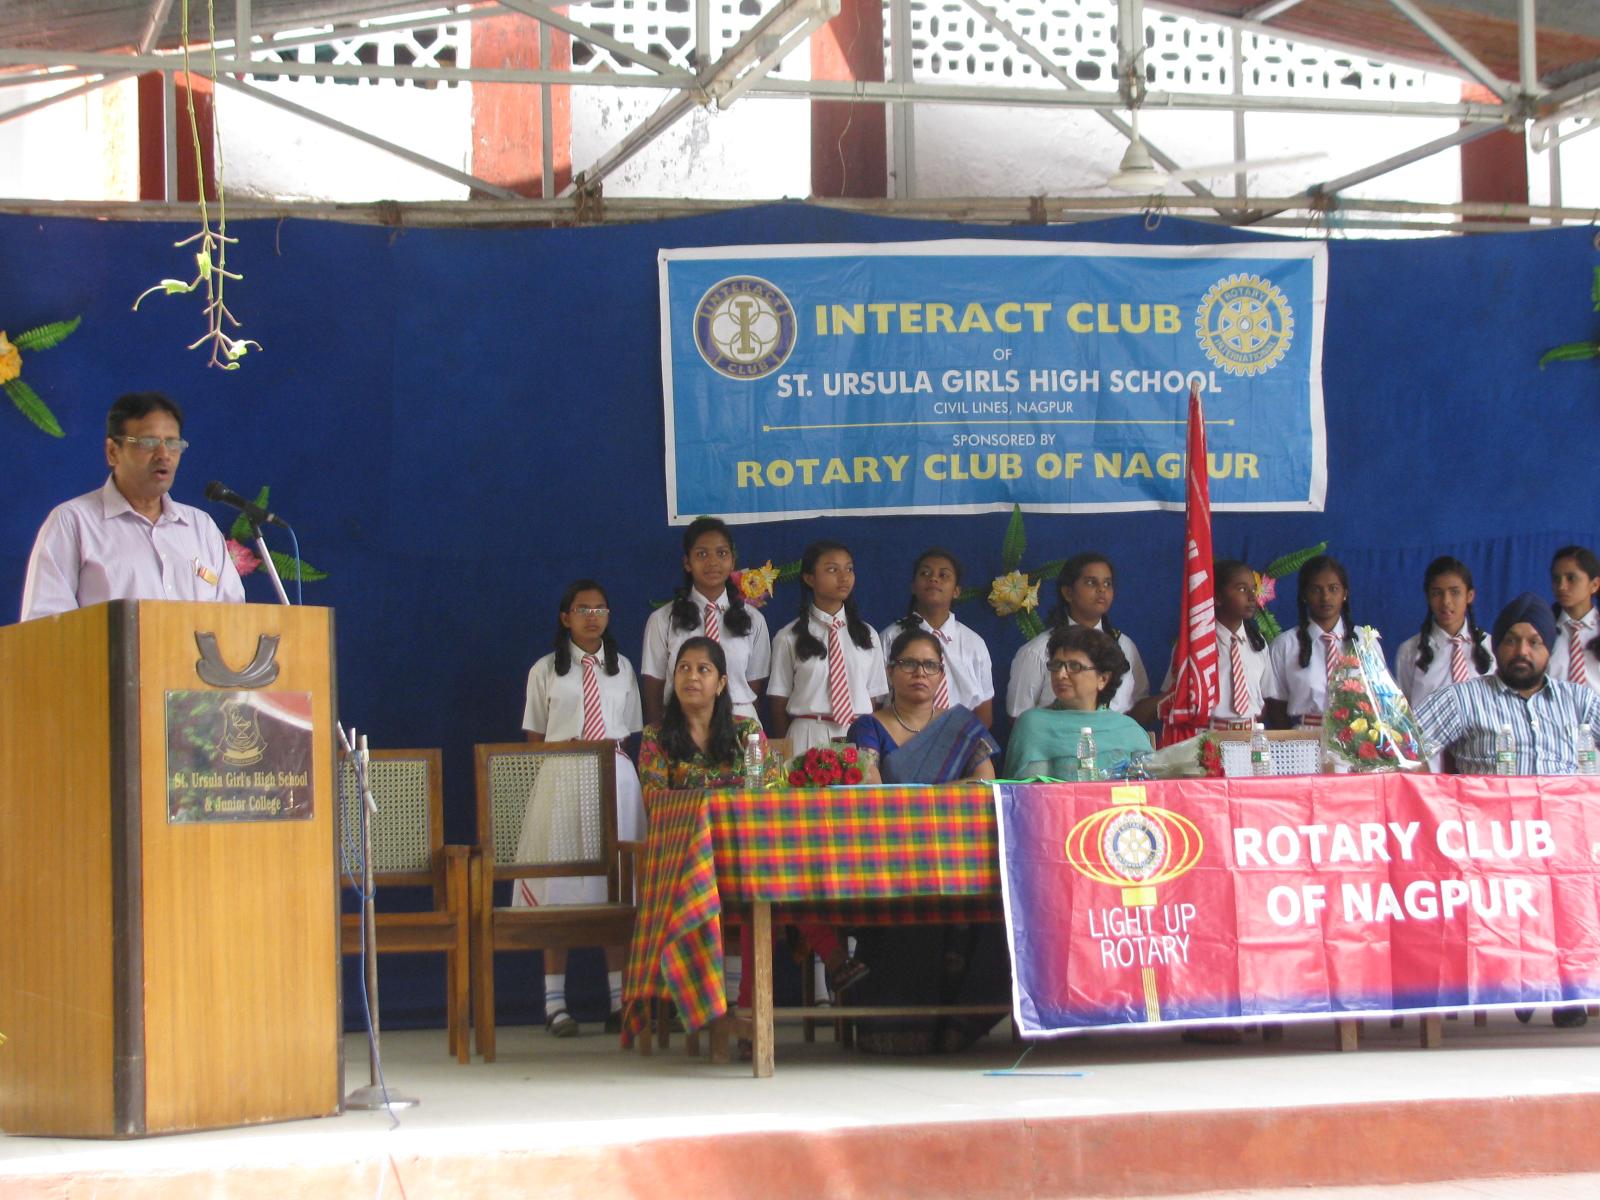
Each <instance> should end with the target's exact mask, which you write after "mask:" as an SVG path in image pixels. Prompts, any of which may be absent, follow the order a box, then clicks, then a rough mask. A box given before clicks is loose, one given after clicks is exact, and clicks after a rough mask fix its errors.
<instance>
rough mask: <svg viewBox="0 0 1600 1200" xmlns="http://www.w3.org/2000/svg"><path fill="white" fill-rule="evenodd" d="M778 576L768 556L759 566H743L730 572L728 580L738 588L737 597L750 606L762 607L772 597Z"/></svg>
mask: <svg viewBox="0 0 1600 1200" xmlns="http://www.w3.org/2000/svg"><path fill="white" fill-rule="evenodd" d="M778 578H779V571H778V568H777V567H775V566H773V565H772V560H771V559H770V558H769V559H767V561H766V562H765V563H764V564H762V565H761V566H759V567H745V568H743V569H742V570H738V571H733V572H730V573H729V575H728V582H729V583H731V584H733V586H734V587H736V588H738V589H739V598H740V599H741V600H743V601H744V602H745V603H746V604H748V605H749V606H750V607H751V608H762V607H764V606H765V605H766V603H767V601H768V600H770V599H772V592H773V589H774V588H776V587H777V583H778Z"/></svg>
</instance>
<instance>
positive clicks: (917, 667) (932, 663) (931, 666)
mask: <svg viewBox="0 0 1600 1200" xmlns="http://www.w3.org/2000/svg"><path fill="white" fill-rule="evenodd" d="M894 665H895V666H897V667H899V668H900V669H901V670H902V671H904V672H905V673H906V674H908V675H943V674H944V664H943V663H942V662H940V661H939V660H938V659H937V658H897V659H895V660H894Z"/></svg>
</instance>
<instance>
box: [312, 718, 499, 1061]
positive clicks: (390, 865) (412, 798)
mask: <svg viewBox="0 0 1600 1200" xmlns="http://www.w3.org/2000/svg"><path fill="white" fill-rule="evenodd" d="M368 782H369V784H370V786H371V788H372V799H373V803H374V804H376V806H377V810H378V811H377V812H376V813H374V814H373V815H372V876H373V886H374V888H375V889H377V888H393V887H411V888H431V889H432V891H433V904H432V907H431V908H429V909H426V910H424V911H421V912H379V913H377V914H376V915H375V921H374V924H375V929H374V938H375V940H376V942H377V949H378V953H379V954H429V953H433V954H437V953H443V954H444V956H445V1026H446V1028H447V1029H448V1031H449V1047H450V1053H452V1054H454V1055H455V1056H456V1058H457V1060H458V1061H460V1062H467V1061H468V1059H469V1055H470V1052H471V1050H470V1041H469V1038H468V1033H467V1015H468V1011H469V997H468V984H469V975H468V953H469V925H468V917H469V913H470V908H469V905H468V896H467V883H468V860H469V857H470V854H471V849H470V847H467V846H446V845H445V844H444V772H443V768H442V765H441V758H440V753H439V751H438V750H374V751H372V752H371V759H370V762H369V765H368ZM340 784H341V786H340V791H339V795H340V806H339V817H340V839H341V845H342V847H343V854H344V860H345V863H346V867H347V869H348V870H349V872H350V874H351V875H352V876H354V877H355V878H356V879H357V880H358V881H359V880H360V877H361V872H360V866H359V864H360V860H361V814H360V808H359V806H360V803H361V798H360V796H359V795H358V793H357V789H356V785H355V767H354V765H353V764H352V763H349V762H346V763H345V764H344V765H343V767H342V777H341V780H340ZM339 934H340V936H339V948H340V950H341V951H342V952H343V953H345V954H359V953H360V952H361V914H360V912H359V911H358V912H354V913H346V914H344V915H343V916H342V917H341V918H340V921H339Z"/></svg>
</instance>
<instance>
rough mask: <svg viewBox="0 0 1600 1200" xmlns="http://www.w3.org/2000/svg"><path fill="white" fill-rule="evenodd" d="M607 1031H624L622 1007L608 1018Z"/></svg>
mask: <svg viewBox="0 0 1600 1200" xmlns="http://www.w3.org/2000/svg"><path fill="white" fill-rule="evenodd" d="M606 1032H607V1033H621V1032H622V1010H621V1009H618V1010H617V1011H616V1012H614V1013H612V1014H611V1015H610V1016H609V1017H607V1018H606Z"/></svg>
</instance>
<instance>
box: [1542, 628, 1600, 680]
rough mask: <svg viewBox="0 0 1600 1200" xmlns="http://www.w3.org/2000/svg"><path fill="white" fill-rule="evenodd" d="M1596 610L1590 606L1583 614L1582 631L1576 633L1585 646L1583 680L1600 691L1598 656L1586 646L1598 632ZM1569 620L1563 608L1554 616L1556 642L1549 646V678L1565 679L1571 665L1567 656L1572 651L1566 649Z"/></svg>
mask: <svg viewBox="0 0 1600 1200" xmlns="http://www.w3.org/2000/svg"><path fill="white" fill-rule="evenodd" d="M1597 611H1600V610H1596V609H1594V608H1590V609H1589V611H1588V612H1586V613H1585V614H1584V615H1583V621H1582V625H1583V632H1582V633H1580V634H1579V635H1578V640H1579V641H1580V642H1582V643H1583V645H1584V647H1585V649H1584V652H1583V674H1584V682H1585V683H1587V684H1588V685H1589V686H1590V687H1592V688H1594V689H1595V690H1596V691H1600V658H1596V657H1595V653H1594V651H1593V650H1592V649H1589V648H1588V647H1589V644H1590V643H1591V642H1593V641H1594V639H1595V636H1596V635H1597V634H1600V617H1597V616H1596V615H1595V614H1596V612H1597ZM1570 620H1572V618H1571V617H1569V616H1567V612H1566V610H1565V609H1562V610H1561V615H1560V616H1559V617H1557V618H1556V644H1555V645H1554V646H1552V647H1550V670H1549V672H1548V673H1549V676H1550V678H1551V679H1565V678H1566V677H1567V668H1568V667H1569V666H1570V665H1571V659H1570V658H1569V657H1568V656H1569V655H1570V654H1571V653H1572V652H1571V651H1570V650H1568V649H1567V642H1568V640H1569V635H1568V633H1567V622H1568V621H1570Z"/></svg>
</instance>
